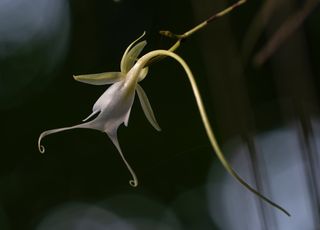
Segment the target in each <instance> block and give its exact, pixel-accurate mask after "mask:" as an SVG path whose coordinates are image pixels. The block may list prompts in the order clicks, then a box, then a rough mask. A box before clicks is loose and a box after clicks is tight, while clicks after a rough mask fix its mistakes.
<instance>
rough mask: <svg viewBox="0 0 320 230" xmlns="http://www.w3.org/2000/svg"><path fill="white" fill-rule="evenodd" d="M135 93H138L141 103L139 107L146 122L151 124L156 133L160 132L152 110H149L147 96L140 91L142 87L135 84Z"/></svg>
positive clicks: (149, 105)
mask: <svg viewBox="0 0 320 230" xmlns="http://www.w3.org/2000/svg"><path fill="white" fill-rule="evenodd" d="M136 90H137V93H138V97H139V100H140V103H141V107H142V110H143V112H144V114H145V115H146V117H147V119H148V121H149V122H150V123H151V125H152V126H153V127H154V128H155V129H156V130H157V131H161V128H160V126H159V124H158V122H157V120H156V118H155V116H154V113H153V110H152V108H151V104H150V102H149V100H148V97H147V94H146V93H145V92H144V90H143V89H142V87H141V86H140V85H139V84H137V87H136Z"/></svg>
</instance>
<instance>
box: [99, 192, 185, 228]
mask: <svg viewBox="0 0 320 230" xmlns="http://www.w3.org/2000/svg"><path fill="white" fill-rule="evenodd" d="M100 207H103V208H104V209H107V210H110V211H112V212H113V213H115V214H116V215H118V216H120V217H121V218H122V219H125V220H126V222H127V223H128V224H129V225H130V226H131V227H133V228H134V229H139V230H150V229H153V230H180V229H181V227H180V222H179V220H178V219H177V217H176V215H175V214H174V213H173V212H172V211H171V210H170V209H169V208H168V207H166V206H164V205H162V204H160V203H159V202H157V201H154V200H152V199H149V198H147V197H145V196H137V195H132V194H123V195H118V196H114V197H111V198H109V199H108V200H106V201H104V202H102V203H101V204H100Z"/></svg>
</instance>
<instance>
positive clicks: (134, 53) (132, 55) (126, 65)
mask: <svg viewBox="0 0 320 230" xmlns="http://www.w3.org/2000/svg"><path fill="white" fill-rule="evenodd" d="M146 45H147V42H146V41H142V42H139V43H138V44H137V45H135V46H134V47H133V48H132V49H131V50H130V51H129V52H128V54H127V55H126V57H125V58H124V62H123V63H122V64H123V65H122V66H121V72H123V73H128V72H129V70H130V69H131V68H132V67H133V65H134V63H135V62H136V61H137V60H138V56H139V55H140V53H141V51H142V50H143V48H144V47H145V46H146Z"/></svg>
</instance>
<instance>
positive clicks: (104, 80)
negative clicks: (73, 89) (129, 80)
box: [73, 72, 125, 85]
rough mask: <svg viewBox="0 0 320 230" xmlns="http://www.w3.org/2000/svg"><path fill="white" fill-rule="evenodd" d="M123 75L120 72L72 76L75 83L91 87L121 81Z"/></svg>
mask: <svg viewBox="0 0 320 230" xmlns="http://www.w3.org/2000/svg"><path fill="white" fill-rule="evenodd" d="M124 77H125V75H124V74H123V73H121V72H106V73H96V74H84V75H77V76H73V78H74V79H75V80H76V81H80V82H83V83H87V84H91V85H107V84H112V83H115V82H118V81H120V80H122V79H123V78H124Z"/></svg>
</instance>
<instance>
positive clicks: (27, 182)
mask: <svg viewBox="0 0 320 230" xmlns="http://www.w3.org/2000/svg"><path fill="white" fill-rule="evenodd" d="M25 2H26V3H24V1H13V3H11V5H10V3H8V2H7V1H3V2H2V3H1V4H0V11H2V13H3V14H2V17H3V18H4V17H5V15H7V14H8V15H9V14H10V15H14V16H12V17H11V18H9V19H8V18H7V21H5V22H3V23H2V24H1V23H0V27H1V28H0V30H2V31H1V32H2V33H3V35H2V36H1V37H0V38H1V39H0V43H1V44H0V48H1V49H0V54H1V59H0V84H1V86H0V89H1V91H0V93H1V117H0V118H1V122H2V125H1V132H2V134H1V154H0V158H1V159H0V229H1V230H9V229H10V230H15V229H17V230H20V229H94V230H95V229H97V230H98V229H150V228H149V227H150V226H153V227H152V228H155V229H215V228H216V229H233V228H231V227H226V226H228V225H224V223H219V221H217V222H218V223H217V222H216V221H215V213H212V212H214V211H212V209H211V208H210V207H209V206H210V205H211V203H210V202H209V200H210V198H209V196H210V192H209V193H208V192H207V191H208V190H207V189H206V186H207V184H208V183H210V181H209V180H213V181H216V182H217V183H222V184H223V180H222V179H221V178H224V177H225V172H224V169H223V168H222V167H221V166H220V164H219V162H218V161H217V158H216V157H215V156H214V153H213V150H212V149H211V146H210V144H209V141H208V140H207V137H206V134H205V130H204V128H203V125H202V123H201V119H200V116H199V114H198V110H197V107H196V104H195V100H194V98H193V94H192V91H191V87H190V86H189V83H188V81H187V78H186V76H185V74H184V72H183V71H182V68H181V67H179V66H178V65H177V63H175V62H174V61H172V60H170V59H165V60H163V61H161V62H159V63H157V64H155V65H153V66H151V67H150V72H149V74H148V76H147V78H146V79H145V80H144V81H143V82H141V85H142V86H143V88H144V89H145V91H146V92H147V94H148V97H149V99H150V102H151V104H152V107H153V109H154V112H155V115H156V117H157V120H158V121H159V124H160V126H161V128H162V131H161V132H157V131H155V130H154V129H153V128H152V126H151V125H150V124H149V123H148V121H147V120H146V118H145V116H144V114H143V112H142V110H141V106H140V103H139V102H138V100H136V101H135V102H134V105H133V108H132V112H131V116H130V120H129V126H128V127H127V128H125V127H124V126H121V127H120V128H119V132H118V137H119V142H120V145H121V147H122V150H123V152H124V154H125V156H126V158H127V160H128V161H129V162H130V164H131V166H132V167H133V169H134V170H135V172H136V174H137V176H138V179H139V181H140V185H139V186H138V187H137V188H132V187H131V186H130V185H129V184H128V180H129V179H130V174H129V173H128V171H127V169H126V168H125V165H124V164H123V162H122V161H121V159H120V157H119V154H118V152H117V150H116V148H115V147H114V146H113V144H112V143H111V141H110V140H109V139H108V137H107V136H106V135H105V134H103V133H100V132H97V131H94V130H72V131H67V132H63V133H59V134H55V135H52V136H49V137H47V138H45V139H44V140H43V144H44V145H45V146H46V150H47V151H46V153H45V155H41V154H40V153H39V152H38V149H37V138H38V136H39V134H40V133H41V132H42V131H44V130H47V129H52V128H58V127H65V126H70V125H73V124H78V123H80V122H81V120H82V119H83V118H85V117H86V116H87V115H89V114H90V113H91V108H92V106H93V104H94V102H95V101H96V100H97V98H98V97H99V96H100V95H101V94H102V93H103V92H104V91H105V89H106V87H105V86H92V85H86V84H83V83H79V82H76V81H74V80H73V78H72V76H73V75H77V74H86V73H98V72H106V71H118V70H119V68H120V67H119V64H120V60H121V57H122V54H123V52H124V50H125V48H126V47H127V46H128V45H129V44H130V43H131V42H132V41H133V40H135V39H136V38H137V37H138V36H140V34H141V33H142V32H143V31H146V32H147V35H146V40H147V41H148V45H147V47H146V48H145V52H147V51H151V50H154V49H160V48H161V49H168V48H169V47H170V45H172V44H173V42H174V41H173V40H170V39H169V38H165V37H161V36H160V35H159V34H158V31H159V30H161V29H166V30H171V31H173V32H176V33H183V32H185V31H187V30H188V29H190V28H192V27H193V26H195V25H196V24H197V23H199V22H201V21H203V20H204V19H205V18H207V17H209V16H210V15H212V14H213V13H215V12H218V11H219V10H222V9H224V8H225V7H226V6H228V5H230V4H231V3H232V2H226V1H209V0H201V1H199V0H194V1H193V0H190V1H185V0H183V1H182V0H179V1H167V0H163V1H144V0H120V1H119V2H118V1H111V0H105V1H88V0H77V1H76V0H73V1H72V0H71V1H63V0H59V1H56V2H55V3H54V2H50V1H43V2H42V3H39V4H37V3H36V4H33V6H32V7H31V6H29V3H27V2H28V1H25ZM304 3H305V1H293V0H290V1H289V0H287V1H285V3H283V4H280V5H279V6H277V7H275V8H276V10H274V11H273V13H272V14H271V13H270V14H271V16H270V19H269V20H268V22H267V23H266V25H264V26H262V32H261V34H260V36H258V39H256V40H254V41H253V42H252V41H251V43H250V44H252V50H250V52H248V53H245V52H246V50H245V48H244V45H243V44H244V43H245V41H246V40H245V39H248V34H249V29H250V28H251V27H250V26H251V25H252V23H253V22H257V15H259V12H260V9H261V7H262V6H263V4H264V1H249V2H248V3H246V4H245V5H244V6H242V7H240V8H238V9H237V10H235V11H233V12H232V13H231V14H229V15H228V16H225V17H223V18H221V19H218V20H217V21H214V22H212V23H211V24H210V25H209V26H208V27H206V28H205V29H203V30H202V31H199V32H198V33H196V34H194V35H193V36H192V37H191V38H189V39H188V40H186V42H184V43H183V44H182V46H181V47H180V48H179V50H178V51H177V53H178V54H179V55H181V57H183V58H184V59H185V60H186V62H187V63H188V64H189V66H190V68H191V69H192V71H193V73H194V74H195V77H196V81H197V83H198V84H199V88H200V90H201V94H202V96H203V98H204V102H205V105H206V106H207V111H208V114H209V117H210V121H211V123H212V126H213V129H214V130H215V132H216V134H217V137H218V141H219V143H221V145H224V144H227V143H228V141H230V140H233V139H235V138H236V139H237V140H240V145H242V146H243V145H244V146H246V149H247V154H246V156H247V158H246V159H247V162H250V165H251V166H250V170H249V172H248V175H249V178H251V179H252V181H251V182H252V183H253V184H254V185H255V186H256V187H258V188H259V187H260V189H261V190H262V191H263V192H264V193H265V194H267V195H269V196H270V197H271V198H273V196H272V194H270V193H269V190H268V183H267V182H263V181H264V178H265V176H266V174H264V173H263V172H261V171H259V169H260V168H261V167H262V168H263V167H266V166H265V165H261V164H262V163H261V161H259V156H260V155H259V154H260V152H261V151H260V150H263V149H261V148H259V147H258V148H257V144H256V143H255V138H256V137H257V136H259V135H260V134H265V133H270V132H272V131H276V130H281V129H285V127H288V126H289V125H292V124H294V125H293V126H294V128H293V131H292V130H291V131H289V132H296V134H297V136H298V139H297V140H299V143H301V144H300V145H299V146H300V148H301V149H300V150H301V156H302V157H301V159H302V160H301V161H299V162H295V163H297V164H299V165H300V164H301V165H302V166H303V168H304V169H305V171H303V172H304V173H305V174H303V175H306V176H305V177H303V178H304V179H302V182H301V183H305V185H304V186H305V187H306V188H308V189H307V190H308V193H307V194H301V196H302V195H303V196H304V197H307V198H308V199H309V201H311V206H310V207H311V208H310V210H311V211H310V213H312V216H313V217H312V224H310V228H309V229H319V226H320V225H319V223H320V222H319V206H318V204H319V202H318V200H319V182H318V178H319V168H318V167H317V166H318V165H319V155H318V151H317V146H318V142H317V140H318V138H317V137H318V136H317V133H318V132H317V130H318V125H314V124H315V123H314V122H316V123H317V117H318V112H319V103H318V101H319V91H318V89H319V73H320V69H319V68H320V66H319V65H318V60H319V58H320V57H319V50H320V47H319V38H320V33H319V28H318V24H319V20H320V18H319V14H318V10H317V8H315V9H314V11H312V13H311V14H310V16H309V17H308V18H307V19H306V21H305V22H304V23H303V25H302V27H299V28H298V29H297V30H296V31H295V33H293V35H292V36H289V37H288V38H287V39H286V40H285V42H284V43H283V44H281V45H280V47H279V49H278V50H277V51H276V52H275V53H274V55H273V56H272V57H271V58H270V59H269V60H267V62H266V63H264V64H263V65H261V66H257V65H255V64H254V56H255V54H256V53H257V52H258V51H259V50H260V49H261V48H262V47H264V45H265V44H266V43H267V42H268V41H269V40H270V38H271V37H272V35H273V34H274V33H275V32H276V31H277V29H278V28H279V26H280V25H281V24H282V23H283V21H285V20H286V19H287V18H288V17H289V15H292V13H294V12H296V11H297V10H300V9H301V8H302V7H303V5H304ZM30 4H31V3H30ZM1 8H2V9H1ZM30 8H33V12H31V11H30V12H29V9H30ZM28 12H29V13H28ZM28 14H30V15H40V16H41V17H40V16H39V17H31V16H30V17H29V16H28ZM28 18H31V19H32V20H31V19H30V20H29V19H28ZM46 21H48V23H46ZM40 22H41V23H40ZM10 23H11V24H10ZM30 28H31V29H30ZM21 31H22V32H23V31H26V32H25V34H24V33H22V32H21ZM28 33H30V34H31V35H30V36H27V34H28ZM10 34H11V35H12V36H9V35H10ZM5 35H7V36H5ZM23 36H25V37H23ZM250 36H251V35H250V34H249V37H250ZM317 124H318V123H317ZM279 138H280V139H279ZM281 138H286V137H283V136H280V137H278V139H276V140H275V139H272V138H271V142H272V141H279V142H280V143H281V142H286V141H287V140H288V139H281ZM262 152H268V151H267V150H266V151H262ZM234 154H235V152H233V151H228V153H227V157H228V158H229V159H232V157H233V155H234ZM261 154H262V153H261ZM266 154H267V153H266ZM287 154H290V153H287ZM271 159H274V160H272V162H273V163H275V164H278V165H280V166H279V167H280V168H281V167H283V166H281V164H282V163H283V162H281V161H280V162H279V161H277V160H276V159H277V158H271ZM285 159H286V158H284V161H286V160H285ZM259 162H260V163H259ZM269 163H271V161H270V162H264V163H263V164H266V165H268V164H269ZM212 165H213V166H212ZM212 167H213V169H211V168H212ZM235 167H237V166H235ZM286 167H287V168H290V165H289V166H288V164H287V165H286ZM240 168H241V167H240ZM239 171H240V174H241V170H239ZM212 173H213V174H214V176H209V174H210V175H211V174H212ZM248 175H247V176H248ZM244 176H245V175H244ZM245 177H246V176H245ZM273 177H277V174H272V175H271V174H268V175H267V178H268V181H270V180H272V178H273ZM208 178H209V179H208ZM288 178H289V177H288ZM288 178H286V179H285V181H287V180H290V179H288ZM221 181H222V182H221ZM259 185H260V186H259ZM235 186H239V187H240V185H238V184H235ZM280 186H281V185H280ZM297 186H300V184H299V185H298V183H297ZM283 189H284V190H285V191H287V190H286V188H285V185H283ZM280 190H281V188H280ZM245 193H248V194H249V195H248V194H247V195H248V196H249V197H250V196H253V195H251V194H250V193H249V192H247V191H245ZM308 194H309V195H308ZM216 195H217V194H216ZM215 199H219V197H218V198H215ZM221 199H222V198H221ZM250 199H251V198H250ZM236 200H237V199H236ZM238 200H239V202H241V200H242V197H241V196H239V197H238ZM291 201H292V202H294V199H292V200H291ZM237 202H238V201H235V203H233V205H235V206H238V205H239V204H238V203H237ZM277 202H279V203H281V204H283V205H284V206H285V205H286V202H285V201H281V200H277ZM256 204H260V205H256ZM299 204H300V203H299ZM217 205H221V208H222V209H220V212H222V213H223V212H224V211H223V207H224V206H225V205H224V204H223V203H222V204H217ZM250 205H251V206H252V205H253V206H254V207H256V206H257V207H258V208H257V210H258V211H257V213H258V215H257V216H256V217H257V218H256V222H257V223H258V224H257V225H254V224H253V225H250V224H248V225H247V227H240V225H239V228H238V229H293V228H289V227H284V226H286V225H281V224H279V223H280V222H279V219H277V218H275V217H274V216H273V217H272V215H280V216H281V215H282V214H279V213H278V211H277V210H274V209H268V210H267V211H264V210H265V209H266V207H265V206H268V205H266V204H264V203H262V204H261V203H259V202H258V201H257V200H256V199H255V200H254V203H253V204H249V203H248V207H245V209H244V210H248V212H249V210H251V209H250V207H251V206H250ZM255 205H256V206H255ZM249 206H250V207H249ZM289 206H290V205H289ZM218 207H220V206H218ZM308 207H309V206H308ZM95 208H97V209H98V210H99V211H97V212H95V211H94V210H95ZM306 209H308V208H306ZM87 210H91V211H90V215H89V214H88V212H87ZM92 210H93V211H92ZM106 210H107V211H108V212H110V213H113V214H114V215H117V216H118V217H117V218H118V219H119V220H118V222H119V223H122V224H124V223H126V224H127V225H126V226H122V227H119V226H120V225H119V226H118V227H115V225H114V226H113V227H112V226H111V225H110V223H113V222H112V221H111V220H113V219H112V218H111V217H110V215H111V214H110V215H109V218H110V220H108V221H110V222H108V221H106V218H107V217H106V218H102V217H101V215H102V214H101V213H100V212H104V211H105V212H107V211H106ZM302 210H303V208H302ZM60 212H61V213H62V214H61V213H60ZM225 212H226V213H227V211H225ZM302 212H304V211H302ZM56 213H60V214H59V215H58V214H56ZM70 213H71V214H70ZM92 213H93V214H92ZM95 213H96V215H95ZM168 213H169V214H168ZM217 213H219V211H217ZM240 213H241V212H240ZM270 213H276V214H272V215H271V214H270ZM113 214H112V215H113ZM55 215H56V216H55ZM237 215H240V216H241V214H239V213H231V214H230V215H229V214H228V215H226V216H228V218H226V217H225V218H226V220H227V221H226V222H228V221H229V222H232V221H233V220H235V219H236V218H239V216H237ZM50 216H51V217H50ZM52 216H53V217H52ZM98 217H99V218H100V219H97V218H98ZM299 217H301V216H300V213H296V215H295V216H294V215H293V217H292V218H293V219H294V218H296V219H295V220H293V222H294V221H297V223H300V224H302V225H303V224H304V221H307V222H309V223H310V220H308V219H304V218H302V217H301V218H299ZM48 218H49V219H48ZM50 218H51V219H50ZM72 218H74V219H72ZM77 218H78V219H77ZM90 218H92V219H90ZM281 218H282V217H281ZM283 218H286V217H283ZM71 220H72V221H73V222H72V221H71ZM50 221H51V222H50ZM85 221H87V222H85ZM90 221H91V222H90ZM118 222H117V223H118ZM275 222H277V223H278V225H277V224H274V223H275ZM64 223H66V224H65V225H64ZM76 223H80V224H78V225H77V224H76ZM90 223H91V224H92V225H90ZM94 223H100V225H95V224H94ZM270 224H271V225H270ZM86 226H87V227H86ZM148 226H149V227H148ZM243 226H246V225H243ZM250 226H251V227H252V226H259V227H252V228H251V227H250ZM271 226H273V228H272V227H271ZM274 226H276V227H274ZM311 227H312V228H311ZM235 229H236V228H235Z"/></svg>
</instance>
